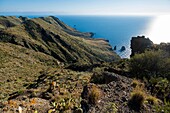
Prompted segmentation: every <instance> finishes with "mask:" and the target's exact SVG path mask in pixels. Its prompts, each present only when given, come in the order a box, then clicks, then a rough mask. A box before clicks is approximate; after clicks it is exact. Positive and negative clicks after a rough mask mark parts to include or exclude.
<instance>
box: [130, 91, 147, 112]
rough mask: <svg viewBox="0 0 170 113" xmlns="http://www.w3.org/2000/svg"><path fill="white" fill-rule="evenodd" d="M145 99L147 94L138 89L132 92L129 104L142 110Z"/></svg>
mask: <svg viewBox="0 0 170 113" xmlns="http://www.w3.org/2000/svg"><path fill="white" fill-rule="evenodd" d="M144 101H145V94H144V93H143V92H142V91H136V92H133V93H132V96H131V99H130V100H129V106H130V108H132V109H134V110H140V109H141V107H142V106H143V104H144Z"/></svg>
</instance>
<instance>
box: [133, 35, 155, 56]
mask: <svg viewBox="0 0 170 113" xmlns="http://www.w3.org/2000/svg"><path fill="white" fill-rule="evenodd" d="M152 46H153V42H152V41H151V40H150V39H149V38H145V36H137V37H132V39H131V49H132V51H131V52H132V53H131V57H132V56H134V55H135V54H136V53H143V52H144V51H145V50H146V49H147V48H148V49H149V48H151V47H152Z"/></svg>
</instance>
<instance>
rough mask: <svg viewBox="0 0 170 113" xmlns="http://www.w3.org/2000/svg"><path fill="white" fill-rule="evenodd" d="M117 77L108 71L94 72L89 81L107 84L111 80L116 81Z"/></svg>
mask: <svg viewBox="0 0 170 113" xmlns="http://www.w3.org/2000/svg"><path fill="white" fill-rule="evenodd" d="M118 80H119V77H118V76H117V75H116V74H114V73H110V72H103V73H94V74H93V76H92V77H91V82H92V83H95V84H108V83H110V82H112V81H118Z"/></svg>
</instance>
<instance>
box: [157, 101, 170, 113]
mask: <svg viewBox="0 0 170 113" xmlns="http://www.w3.org/2000/svg"><path fill="white" fill-rule="evenodd" d="M155 110H156V112H157V113H170V102H167V101H166V100H164V105H162V106H160V105H156V106H155Z"/></svg>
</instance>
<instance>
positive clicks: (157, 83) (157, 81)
mask: <svg viewBox="0 0 170 113" xmlns="http://www.w3.org/2000/svg"><path fill="white" fill-rule="evenodd" d="M148 84H149V86H148V87H150V88H151V89H150V91H151V93H152V94H154V95H156V96H157V97H159V98H160V99H161V100H163V99H164V98H166V99H167V100H169V99H170V97H169V94H170V82H169V81H168V80H167V79H166V78H162V77H158V78H151V79H150V80H149V82H148Z"/></svg>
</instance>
